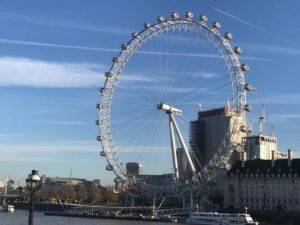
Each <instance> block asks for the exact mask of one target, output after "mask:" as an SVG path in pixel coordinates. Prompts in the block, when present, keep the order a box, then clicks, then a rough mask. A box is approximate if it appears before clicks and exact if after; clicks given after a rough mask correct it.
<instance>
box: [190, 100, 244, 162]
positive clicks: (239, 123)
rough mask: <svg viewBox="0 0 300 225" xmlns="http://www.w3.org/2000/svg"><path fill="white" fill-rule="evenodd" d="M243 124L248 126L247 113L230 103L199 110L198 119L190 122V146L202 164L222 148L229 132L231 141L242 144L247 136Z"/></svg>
mask: <svg viewBox="0 0 300 225" xmlns="http://www.w3.org/2000/svg"><path fill="white" fill-rule="evenodd" d="M243 126H244V127H247V122H246V119H245V114H244V113H238V112H237V111H236V110H235V109H233V108H231V107H230V106H229V105H228V104H226V105H225V107H223V108H217V109H212V110H207V111H202V110H199V112H198V119H197V120H196V121H191V122H190V146H191V149H192V150H193V151H194V153H195V155H196V157H197V159H198V160H199V162H200V163H201V164H202V166H205V165H207V163H208V162H209V161H210V160H211V159H212V158H213V156H214V155H215V154H216V153H217V152H218V151H219V150H220V148H222V144H223V142H224V140H225V138H226V135H227V134H230V135H229V141H230V142H231V143H235V144H237V143H238V144H239V145H240V146H241V145H242V138H243V137H246V133H245V132H242V131H241V127H243Z"/></svg>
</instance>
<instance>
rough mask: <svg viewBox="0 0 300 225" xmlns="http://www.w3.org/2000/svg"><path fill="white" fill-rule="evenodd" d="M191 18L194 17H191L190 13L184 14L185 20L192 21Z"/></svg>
mask: <svg viewBox="0 0 300 225" xmlns="http://www.w3.org/2000/svg"><path fill="white" fill-rule="evenodd" d="M193 17H194V15H193V13H192V12H186V13H185V18H186V19H187V20H192V19H193Z"/></svg>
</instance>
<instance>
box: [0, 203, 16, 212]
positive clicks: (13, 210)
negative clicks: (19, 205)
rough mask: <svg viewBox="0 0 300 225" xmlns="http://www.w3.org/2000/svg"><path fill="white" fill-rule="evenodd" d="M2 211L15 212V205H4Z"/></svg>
mask: <svg viewBox="0 0 300 225" xmlns="http://www.w3.org/2000/svg"><path fill="white" fill-rule="evenodd" d="M2 211H3V212H9V213H13V212H15V207H14V206H13V205H5V206H2Z"/></svg>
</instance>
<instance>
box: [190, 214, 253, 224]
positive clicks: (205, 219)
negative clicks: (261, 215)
mask: <svg viewBox="0 0 300 225" xmlns="http://www.w3.org/2000/svg"><path fill="white" fill-rule="evenodd" d="M186 223H188V224H197V225H258V222H255V221H253V219H252V217H251V216H250V214H247V213H217V212H193V213H192V214H191V216H190V217H189V218H188V219H187V220H186Z"/></svg>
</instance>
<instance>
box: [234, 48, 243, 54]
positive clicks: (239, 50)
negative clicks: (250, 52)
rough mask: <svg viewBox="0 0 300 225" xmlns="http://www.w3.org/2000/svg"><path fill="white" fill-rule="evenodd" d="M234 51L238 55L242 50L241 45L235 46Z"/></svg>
mask: <svg viewBox="0 0 300 225" xmlns="http://www.w3.org/2000/svg"><path fill="white" fill-rule="evenodd" d="M234 52H235V53H236V54H239V55H240V54H242V53H243V50H242V48H241V47H239V46H237V47H235V48H234Z"/></svg>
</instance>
